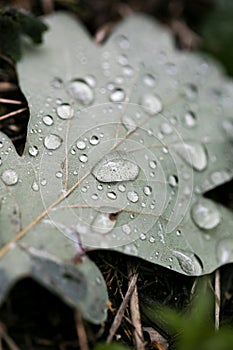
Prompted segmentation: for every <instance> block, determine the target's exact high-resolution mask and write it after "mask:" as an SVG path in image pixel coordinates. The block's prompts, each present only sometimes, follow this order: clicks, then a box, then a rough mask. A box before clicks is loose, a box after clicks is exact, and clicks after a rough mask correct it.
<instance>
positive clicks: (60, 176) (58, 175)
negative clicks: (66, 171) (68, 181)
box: [56, 171, 62, 179]
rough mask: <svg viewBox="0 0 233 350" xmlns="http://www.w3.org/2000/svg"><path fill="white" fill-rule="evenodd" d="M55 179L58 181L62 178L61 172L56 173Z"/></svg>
mask: <svg viewBox="0 0 233 350" xmlns="http://www.w3.org/2000/svg"><path fill="white" fill-rule="evenodd" d="M56 177H57V178H58V179H60V178H62V172H61V171H58V172H56Z"/></svg>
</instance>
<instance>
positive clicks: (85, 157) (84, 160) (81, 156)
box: [79, 154, 88, 163]
mask: <svg viewBox="0 0 233 350" xmlns="http://www.w3.org/2000/svg"><path fill="white" fill-rule="evenodd" d="M79 160H80V162H82V163H86V162H87V161H88V156H87V155H86V154H81V155H80V156H79Z"/></svg>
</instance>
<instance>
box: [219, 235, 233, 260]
mask: <svg viewBox="0 0 233 350" xmlns="http://www.w3.org/2000/svg"><path fill="white" fill-rule="evenodd" d="M216 254H217V259H218V262H219V263H220V264H226V263H230V262H233V239H232V238H230V237H228V238H223V239H222V240H221V241H220V242H219V243H218V244H217V248H216Z"/></svg>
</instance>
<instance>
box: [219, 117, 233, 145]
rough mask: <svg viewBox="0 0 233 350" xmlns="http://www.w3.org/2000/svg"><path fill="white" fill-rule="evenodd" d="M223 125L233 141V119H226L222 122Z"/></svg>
mask: <svg viewBox="0 0 233 350" xmlns="http://www.w3.org/2000/svg"><path fill="white" fill-rule="evenodd" d="M222 127H223V129H224V131H225V133H226V135H227V137H228V139H229V140H230V141H233V120H231V119H226V120H224V121H223V123H222Z"/></svg>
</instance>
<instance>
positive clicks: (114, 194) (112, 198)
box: [107, 191, 117, 200]
mask: <svg viewBox="0 0 233 350" xmlns="http://www.w3.org/2000/svg"><path fill="white" fill-rule="evenodd" d="M107 197H108V198H109V199H111V200H115V199H116V198H117V195H116V193H115V192H113V191H110V192H108V193H107Z"/></svg>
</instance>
